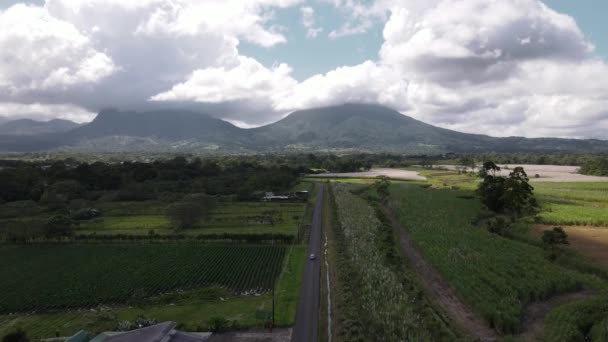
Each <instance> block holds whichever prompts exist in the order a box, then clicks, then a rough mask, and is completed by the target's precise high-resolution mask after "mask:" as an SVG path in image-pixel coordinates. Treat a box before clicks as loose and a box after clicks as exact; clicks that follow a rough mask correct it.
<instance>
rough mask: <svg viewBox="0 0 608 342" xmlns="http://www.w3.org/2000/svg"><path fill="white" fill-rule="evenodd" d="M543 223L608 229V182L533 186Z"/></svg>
mask: <svg viewBox="0 0 608 342" xmlns="http://www.w3.org/2000/svg"><path fill="white" fill-rule="evenodd" d="M533 185H534V188H535V191H536V194H537V197H538V199H539V202H540V204H541V207H542V212H541V213H540V214H539V217H540V218H541V220H542V222H543V223H546V224H555V225H560V224H563V225H570V224H573V225H592V226H608V183H557V182H552V183H550V182H546V183H533Z"/></svg>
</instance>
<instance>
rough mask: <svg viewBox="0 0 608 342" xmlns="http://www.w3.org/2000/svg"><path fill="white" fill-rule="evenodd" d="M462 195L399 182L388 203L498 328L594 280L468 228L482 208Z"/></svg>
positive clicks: (514, 326)
mask: <svg viewBox="0 0 608 342" xmlns="http://www.w3.org/2000/svg"><path fill="white" fill-rule="evenodd" d="M464 194H465V193H464V192H461V191H453V190H433V189H424V188H421V187H419V186H414V185H409V186H408V185H398V186H393V187H392V188H391V206H392V207H393V208H394V210H395V211H396V212H397V214H398V217H399V219H400V220H401V222H402V223H403V224H404V225H405V227H406V228H407V229H408V231H409V233H410V235H411V236H412V238H413V240H414V242H415V244H416V246H417V247H418V248H419V249H420V250H421V252H422V253H423V254H424V255H425V257H427V258H428V260H429V261H430V262H431V264H432V265H433V266H434V267H435V268H436V269H437V270H438V271H439V272H440V273H442V274H443V276H444V277H445V278H446V279H447V280H448V281H449V282H450V284H451V285H452V286H454V287H455V289H456V290H457V291H458V292H459V294H460V295H461V296H462V297H463V299H464V300H465V301H466V302H467V303H468V304H469V305H471V306H472V307H473V309H475V310H476V311H478V312H479V313H480V314H481V315H482V316H483V317H484V318H485V319H486V320H487V321H488V323H489V324H490V325H491V326H492V327H494V328H495V329H496V330H497V331H502V332H517V331H519V329H520V324H521V323H520V322H521V319H522V313H523V310H524V308H525V306H526V304H528V303H530V302H533V301H540V300H543V299H545V298H547V297H550V296H552V295H555V294H558V293H564V292H568V291H575V290H577V289H579V288H581V287H582V286H583V285H586V284H592V283H594V281H593V279H592V278H591V277H590V276H587V275H584V274H581V273H578V272H576V271H573V270H570V269H566V268H564V267H560V266H559V265H558V264H556V263H553V262H551V261H549V260H548V259H547V258H546V256H545V253H544V251H543V250H542V249H541V248H538V247H536V246H532V245H529V244H526V243H522V242H518V241H515V240H510V239H506V238H503V237H500V236H498V235H495V234H490V233H489V232H487V231H486V230H485V229H482V228H479V227H475V226H473V225H472V224H471V222H472V221H474V219H475V217H476V216H478V215H479V213H480V211H481V206H480V204H479V203H478V201H476V200H475V199H467V198H468V197H467V196H463V195H464Z"/></svg>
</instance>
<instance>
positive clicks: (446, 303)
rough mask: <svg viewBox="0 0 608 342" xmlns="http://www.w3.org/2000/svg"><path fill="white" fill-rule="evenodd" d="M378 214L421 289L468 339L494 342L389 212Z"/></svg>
mask: <svg viewBox="0 0 608 342" xmlns="http://www.w3.org/2000/svg"><path fill="white" fill-rule="evenodd" d="M382 211H383V212H384V214H385V215H386V216H387V217H388V218H389V219H390V221H391V224H392V226H393V228H394V229H395V230H396V231H397V235H398V236H399V245H400V247H401V251H402V253H403V254H404V255H405V256H406V257H407V259H408V260H409V262H410V264H411V265H412V267H413V268H414V270H415V271H416V273H417V274H418V276H419V277H420V281H421V282H422V284H423V285H424V287H425V288H426V289H427V290H428V291H429V292H430V293H431V295H432V297H433V299H434V300H435V302H436V303H437V304H438V305H440V306H441V307H442V308H443V309H444V310H445V311H446V312H447V313H448V315H449V316H450V317H451V318H452V320H454V321H455V322H456V323H457V324H458V325H459V326H460V327H461V328H462V329H464V331H465V332H466V333H467V334H469V335H470V336H471V337H473V338H475V339H476V340H479V341H495V340H497V339H498V335H497V334H496V332H495V331H494V330H492V329H491V328H490V327H488V325H487V324H486V322H485V321H484V320H483V319H482V318H481V317H480V316H479V315H477V314H476V313H475V312H473V311H472V310H471V309H470V308H469V307H468V306H467V305H465V304H464V303H463V302H462V301H461V300H460V298H458V296H457V295H456V291H454V289H453V288H452V287H451V286H450V285H449V284H448V283H447V282H446V281H445V280H444V279H443V278H442V277H441V275H440V274H439V273H437V271H435V269H433V267H432V266H431V265H430V264H429V263H428V262H427V261H426V260H425V259H424V257H423V256H422V255H421V254H420V253H419V252H418V251H417V250H416V248H414V244H413V242H412V239H411V238H410V236H409V234H408V233H407V231H406V229H405V227H403V225H402V224H401V222H399V220H398V219H397V217H396V216H395V214H394V213H393V211H392V210H391V209H389V208H387V207H383V208H382Z"/></svg>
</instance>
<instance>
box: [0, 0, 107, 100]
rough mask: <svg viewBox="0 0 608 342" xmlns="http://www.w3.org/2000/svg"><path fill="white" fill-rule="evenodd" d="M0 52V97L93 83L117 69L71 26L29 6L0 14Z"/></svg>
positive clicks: (40, 9)
mask: <svg viewBox="0 0 608 342" xmlns="http://www.w3.org/2000/svg"><path fill="white" fill-rule="evenodd" d="M0 47H1V48H0V61H2V62H1V63H0V94H2V95H3V96H19V95H22V94H26V93H29V92H33V91H49V90H51V89H57V88H59V89H69V88H71V87H73V86H76V85H78V86H82V85H83V84H84V85H86V84H93V83H96V82H98V81H99V80H101V79H103V78H105V77H107V76H109V75H111V74H112V73H114V72H116V70H117V67H116V66H115V65H114V63H113V61H112V60H111V58H110V57H109V56H108V55H106V54H105V53H103V52H100V51H98V50H96V49H95V48H94V46H93V43H92V42H91V40H90V39H89V38H88V37H86V36H84V35H82V34H81V33H80V32H79V31H78V30H77V29H76V28H75V27H74V26H73V25H71V24H69V23H66V22H63V21H60V20H57V19H55V18H54V17H52V16H50V15H49V14H48V13H47V12H46V11H45V10H44V9H42V8H40V7H35V6H26V5H23V4H18V5H15V6H13V7H11V8H9V9H7V10H5V11H0Z"/></svg>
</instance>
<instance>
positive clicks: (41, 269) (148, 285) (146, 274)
mask: <svg viewBox="0 0 608 342" xmlns="http://www.w3.org/2000/svg"><path fill="white" fill-rule="evenodd" d="M285 251H286V248H285V247H283V246H224V245H200V244H198V245H197V244H171V243H166V244H139V245H128V246H123V245H47V246H45V245H34V246H31V247H25V246H18V247H15V246H2V247H0V259H1V260H3V262H2V265H0V273H1V274H3V275H4V277H5V278H4V280H3V281H2V283H1V284H0V313H11V312H27V311H35V310H50V309H59V308H88V307H95V306H98V305H104V304H105V305H109V304H115V303H127V302H129V301H133V300H134V301H135V302H137V301H138V300H141V299H144V298H150V297H155V296H159V295H162V294H165V293H171V292H175V291H183V290H190V289H196V288H202V287H222V288H225V289H226V290H228V291H229V292H230V293H233V294H243V293H251V294H260V293H266V292H268V291H269V290H270V289H271V288H272V286H273V284H274V281H275V279H276V277H277V276H278V275H279V273H280V271H281V265H282V263H283V257H284V255H285Z"/></svg>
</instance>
